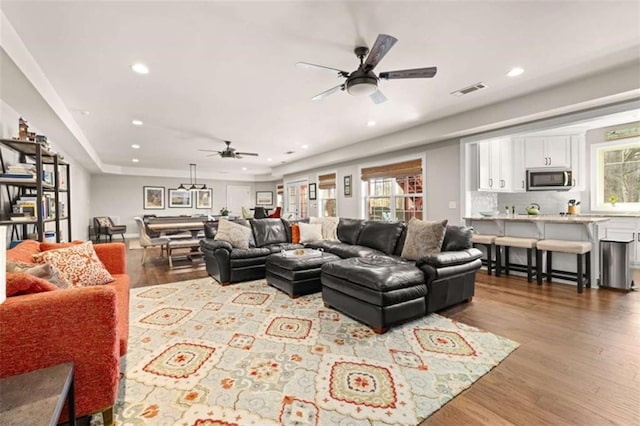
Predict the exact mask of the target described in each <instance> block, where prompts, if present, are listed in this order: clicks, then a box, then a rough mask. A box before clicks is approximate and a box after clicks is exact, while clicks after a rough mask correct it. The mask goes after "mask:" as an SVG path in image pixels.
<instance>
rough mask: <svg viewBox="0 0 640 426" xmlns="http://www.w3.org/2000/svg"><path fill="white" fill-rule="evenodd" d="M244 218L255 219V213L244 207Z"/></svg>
mask: <svg viewBox="0 0 640 426" xmlns="http://www.w3.org/2000/svg"><path fill="white" fill-rule="evenodd" d="M242 218H243V219H253V213H251V212H250V211H249V210H247V208H246V207H244V206H243V207H242Z"/></svg>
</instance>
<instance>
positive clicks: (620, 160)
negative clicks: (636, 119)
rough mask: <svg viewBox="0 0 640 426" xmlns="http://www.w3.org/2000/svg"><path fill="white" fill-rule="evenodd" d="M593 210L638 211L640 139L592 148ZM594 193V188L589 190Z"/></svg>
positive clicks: (639, 202) (639, 201) (639, 194)
mask: <svg viewBox="0 0 640 426" xmlns="http://www.w3.org/2000/svg"><path fill="white" fill-rule="evenodd" d="M591 154H592V157H591V158H592V159H594V160H593V161H594V163H595V167H594V170H595V176H596V179H594V181H595V182H594V183H595V186H596V187H595V189H594V190H593V193H594V194H595V197H594V198H595V200H594V202H592V207H593V208H594V209H595V210H613V209H615V210H616V211H633V210H635V211H637V210H638V209H640V138H633V139H631V140H629V139H627V140H625V141H616V142H607V143H603V144H597V145H594V147H593V149H592V151H591ZM592 189H593V188H592Z"/></svg>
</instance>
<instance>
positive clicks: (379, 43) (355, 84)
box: [296, 34, 438, 104]
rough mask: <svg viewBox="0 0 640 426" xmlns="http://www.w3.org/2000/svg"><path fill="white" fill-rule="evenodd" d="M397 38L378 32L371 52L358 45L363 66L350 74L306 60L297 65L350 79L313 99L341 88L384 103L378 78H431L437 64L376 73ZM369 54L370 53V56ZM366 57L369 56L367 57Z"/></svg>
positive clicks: (357, 48)
mask: <svg viewBox="0 0 640 426" xmlns="http://www.w3.org/2000/svg"><path fill="white" fill-rule="evenodd" d="M397 41H398V39H396V38H395V37H393V36H390V35H387V34H378V38H377V39H376V42H375V44H374V45H373V47H372V48H371V51H369V48H368V47H356V48H355V49H354V53H355V54H356V56H357V57H358V58H359V59H360V66H359V67H358V69H357V70H355V71H353V72H351V73H349V72H347V71H343V70H339V69H337V68H332V67H325V66H324V65H316V64H309V63H307V62H298V63H297V64H296V65H297V66H298V67H301V68H315V69H321V70H326V71H330V72H332V73H338V77H342V78H346V79H347V80H346V81H345V82H344V83H342V84H340V85H338V86H335V87H332V88H331V89H329V90H326V91H324V92H322V93H320V94H318V95H316V96H314V97H313V98H312V99H313V100H314V101H317V100H320V99H324V98H326V97H327V96H329V95H330V94H332V93H334V92H337V91H338V90H345V89H346V91H347V92H349V93H350V94H352V95H355V96H358V95H369V97H370V98H371V100H372V101H373V103H376V104H381V103H383V102H385V101H386V100H387V98H386V97H385V96H384V95H383V94H382V92H381V91H380V90H379V89H378V81H379V80H380V79H383V80H395V79H400V78H431V77H433V76H434V75H436V72H437V71H438V69H437V68H436V67H429V68H415V69H409V70H399V71H385V72H381V73H380V74H378V76H376V75H375V74H374V73H373V69H374V68H375V67H376V65H378V63H379V62H380V61H381V60H382V58H384V56H385V55H386V54H387V53H388V52H389V50H391V48H392V47H393V45H394V44H395V43H396V42H397ZM367 54H368V55H369V56H367ZM365 57H366V58H367V59H366V60H365Z"/></svg>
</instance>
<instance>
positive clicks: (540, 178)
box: [527, 168, 573, 191]
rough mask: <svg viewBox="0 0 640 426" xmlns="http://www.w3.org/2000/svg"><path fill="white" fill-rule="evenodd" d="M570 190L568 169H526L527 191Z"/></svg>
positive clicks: (570, 180)
mask: <svg viewBox="0 0 640 426" xmlns="http://www.w3.org/2000/svg"><path fill="white" fill-rule="evenodd" d="M571 188H573V176H572V174H571V170H570V169H549V168H544V169H527V191H568V190H570V189H571Z"/></svg>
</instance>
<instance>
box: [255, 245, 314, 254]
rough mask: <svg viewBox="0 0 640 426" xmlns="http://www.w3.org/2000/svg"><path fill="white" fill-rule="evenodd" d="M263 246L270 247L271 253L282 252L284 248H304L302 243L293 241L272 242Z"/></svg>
mask: <svg viewBox="0 0 640 426" xmlns="http://www.w3.org/2000/svg"><path fill="white" fill-rule="evenodd" d="M263 248H266V249H269V251H270V252H271V253H280V252H282V250H297V249H301V248H304V246H303V245H302V244H293V243H281V244H270V245H268V246H264V247H263Z"/></svg>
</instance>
